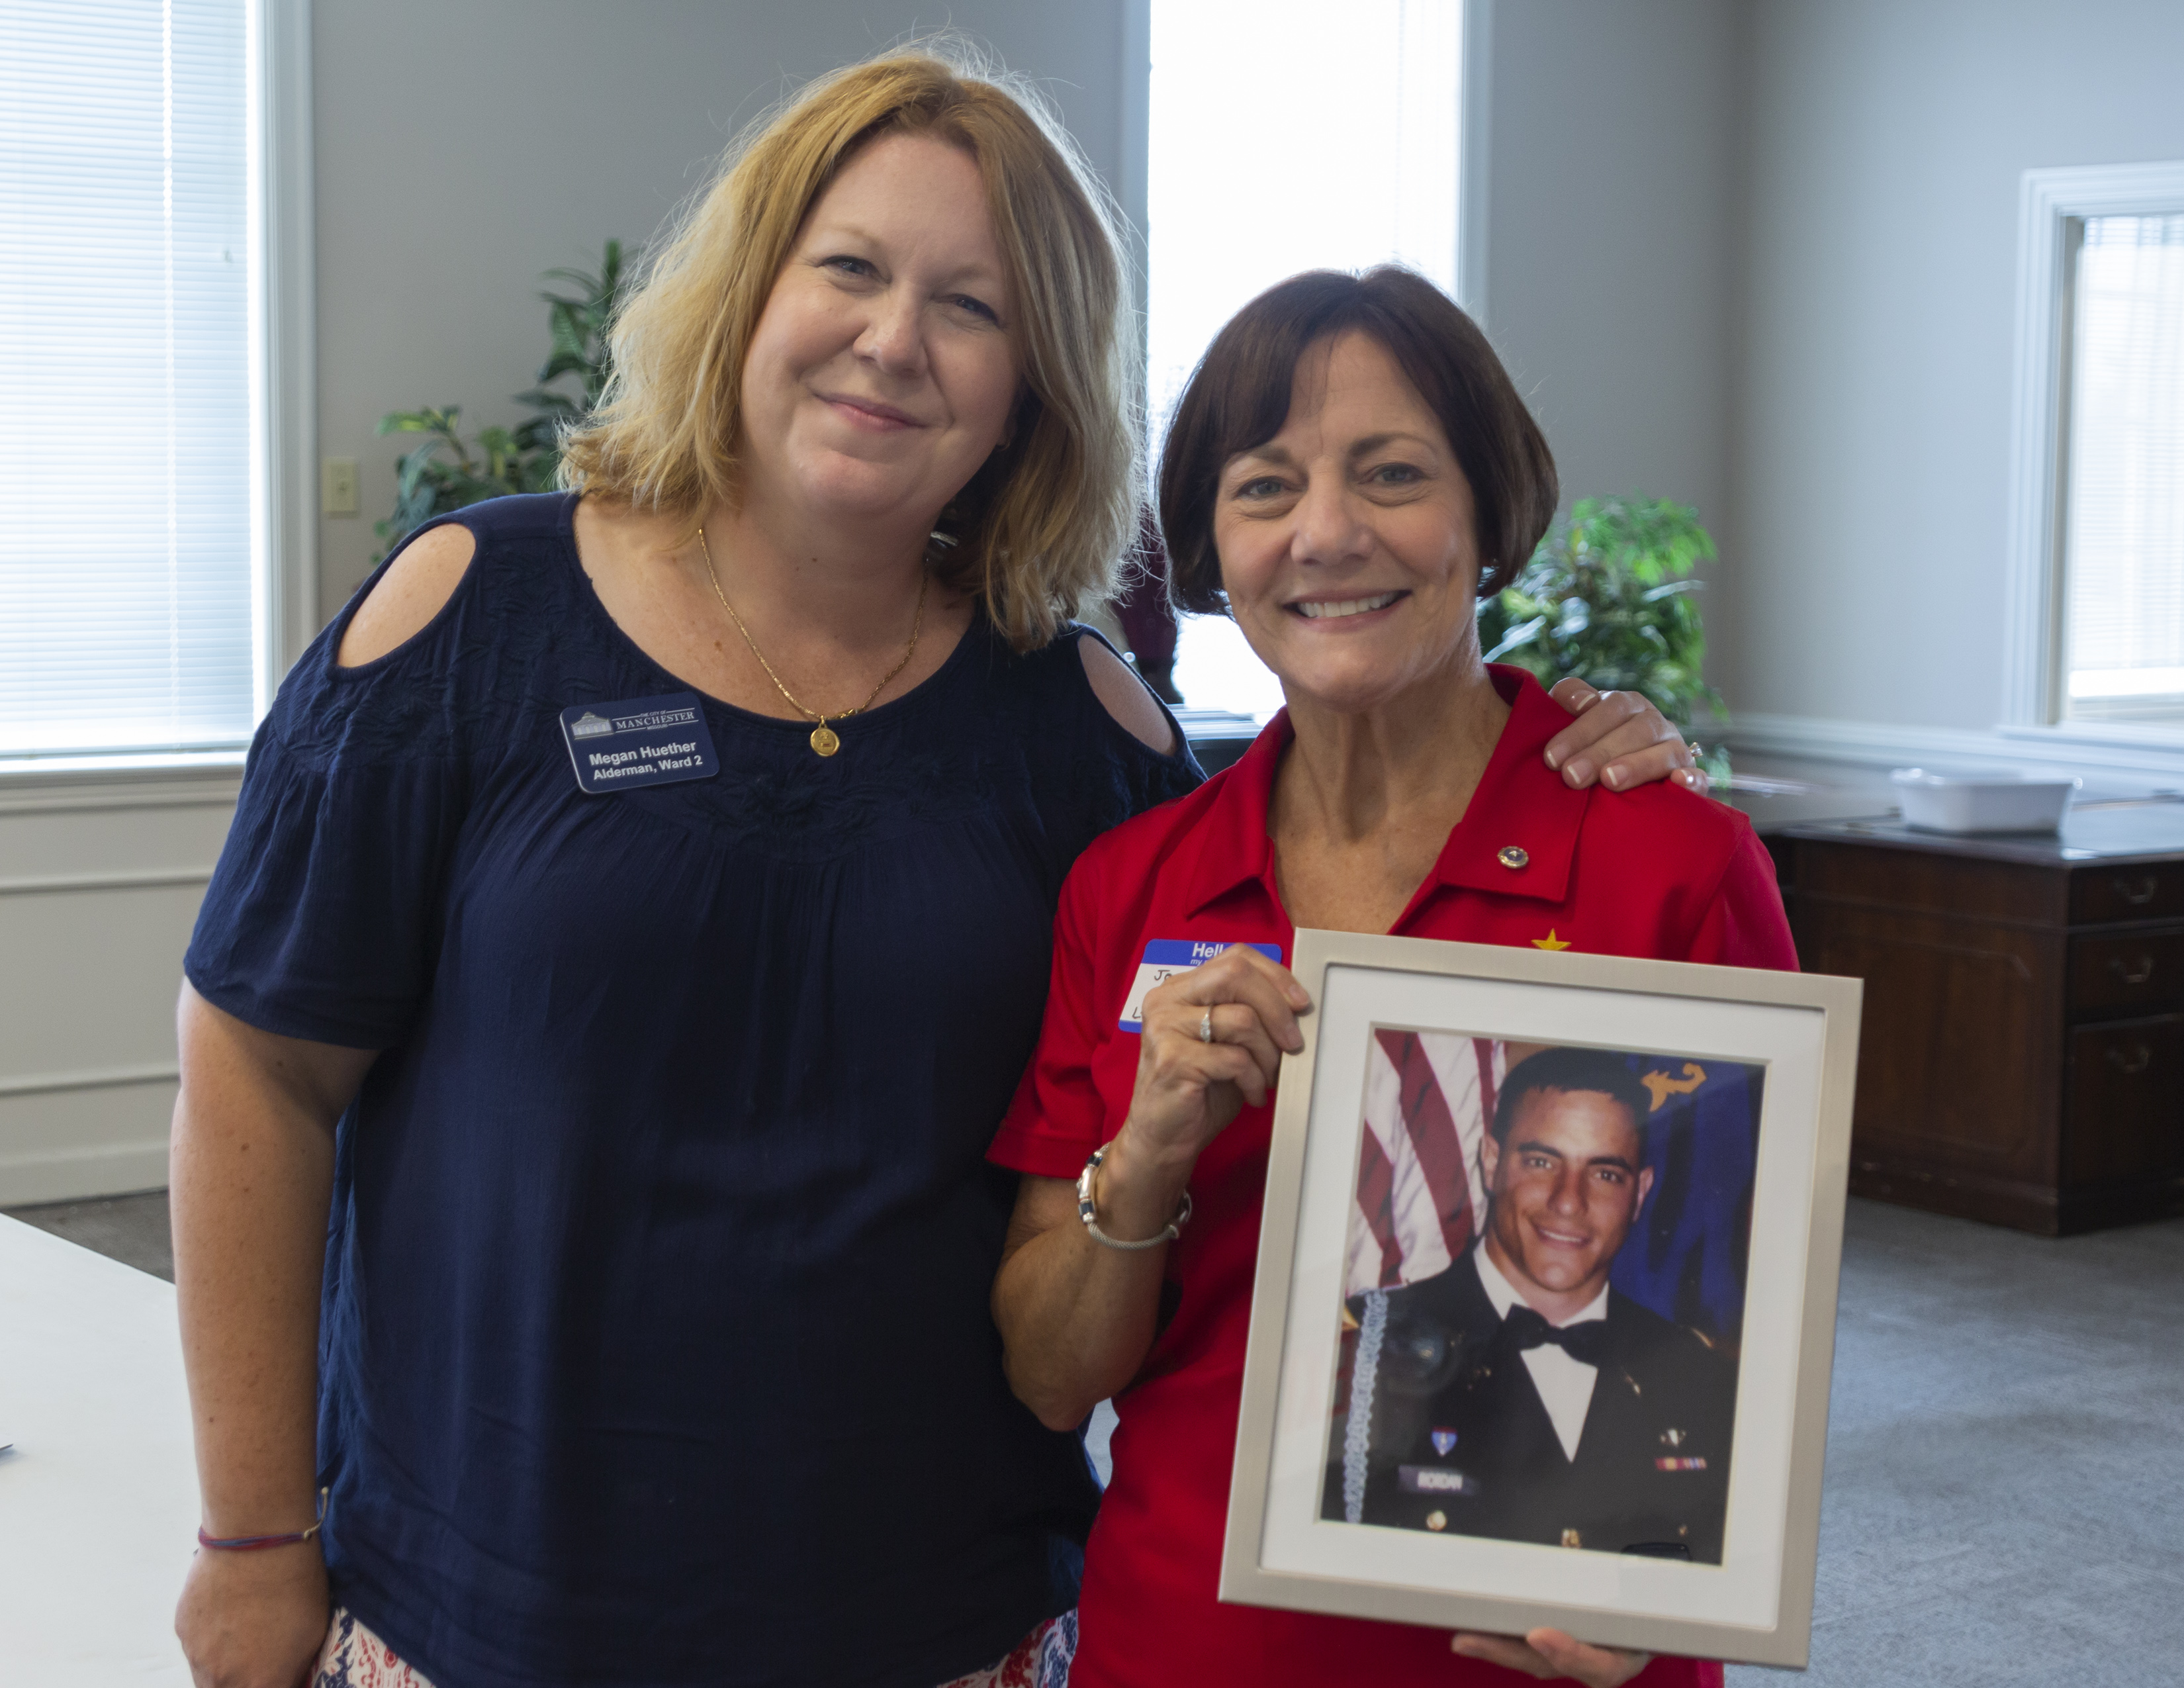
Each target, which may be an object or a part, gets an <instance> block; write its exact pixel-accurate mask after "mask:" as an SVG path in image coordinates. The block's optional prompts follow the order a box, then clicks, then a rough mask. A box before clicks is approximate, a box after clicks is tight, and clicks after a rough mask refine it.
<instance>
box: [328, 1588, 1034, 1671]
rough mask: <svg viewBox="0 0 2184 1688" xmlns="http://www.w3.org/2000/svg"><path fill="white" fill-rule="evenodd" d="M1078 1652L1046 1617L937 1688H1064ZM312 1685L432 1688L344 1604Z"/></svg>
mask: <svg viewBox="0 0 2184 1688" xmlns="http://www.w3.org/2000/svg"><path fill="white" fill-rule="evenodd" d="M1076 1652H1077V1614H1076V1613H1074V1612H1065V1613H1062V1614H1061V1617H1059V1618H1049V1619H1048V1620H1047V1621H1046V1622H1045V1623H1044V1624H1040V1625H1039V1627H1038V1628H1036V1629H1035V1630H1033V1631H1032V1632H1031V1633H1030V1634H1029V1635H1026V1636H1025V1637H1024V1638H1023V1640H1022V1641H1019V1642H1017V1645H1016V1647H1015V1649H1014V1651H1012V1652H1011V1653H1010V1654H1009V1656H1008V1657H1006V1658H1005V1659H1002V1660H1000V1662H999V1663H995V1664H989V1665H988V1666H987V1667H986V1668H985V1669H983V1670H974V1671H972V1673H971V1674H969V1675H968V1676H959V1677H957V1678H956V1680H954V1681H952V1682H946V1683H943V1684H941V1685H940V1688H1068V1683H1069V1661H1070V1659H1071V1658H1072V1657H1074V1655H1075V1654H1076ZM311 1688H432V1681H431V1680H430V1679H429V1678H427V1677H426V1675H425V1674H424V1673H423V1672H422V1671H421V1670H419V1669H417V1668H416V1667H415V1665H413V1664H410V1663H408V1662H407V1661H406V1660H404V1659H403V1658H400V1657H398V1656H397V1655H396V1653H395V1651H394V1649H393V1648H392V1647H390V1646H387V1643H386V1642H384V1641H381V1640H380V1639H379V1637H378V1636H377V1635H374V1634H373V1633H372V1632H371V1630H370V1629H369V1628H367V1627H366V1626H365V1624H363V1623H361V1622H360V1621H359V1619H358V1618H357V1615H356V1614H355V1613H353V1612H351V1611H350V1610H349V1609H348V1607H345V1606H337V1607H335V1608H334V1615H333V1621H332V1622H331V1624H327V1625H326V1644H325V1646H322V1647H320V1649H319V1663H318V1669H316V1670H315V1671H314V1672H313V1673H312V1674H311Z"/></svg>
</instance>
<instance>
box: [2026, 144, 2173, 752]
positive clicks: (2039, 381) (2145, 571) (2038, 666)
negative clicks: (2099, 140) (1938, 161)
mask: <svg viewBox="0 0 2184 1688" xmlns="http://www.w3.org/2000/svg"><path fill="white" fill-rule="evenodd" d="M2021 250H2022V260H2021V261H2022V266H2023V267H2022V278H2021V281H2020V324H2019V331H2020V342H2019V348H2018V357H2019V370H2018V416H2017V432H2018V463H2017V470H2016V476H2017V488H2016V493H2017V496H2016V499H2015V508H2014V512H2013V520H2012V564H2013V572H2014V576H2015V577H2016V588H2017V590H2016V599H2017V608H2016V615H2017V622H2018V638H2017V640H2016V641H2015V642H2014V643H2015V649H2014V653H2013V654H2014V668H2015V673H2014V677H2013V684H2012V694H2013V695H2012V700H2011V701H2012V710H2013V715H2014V718H2015V723H2016V724H2017V725H2019V726H2021V727H2046V728H2050V729H2056V730H2061V731H2064V732H2066V733H2074V734H2075V735H2078V736H2081V737H2084V736H2093V737H2103V738H2115V739H2120V740H2121V741H2123V742H2137V741H2142V740H2147V739H2153V740H2158V741H2164V742H2167V743H2170V744H2173V743H2175V742H2176V738H2177V737H2178V736H2179V735H2180V734H2184V164H2132V165H2114V166H2103V167H2095V168H2087V169H2075V170H2032V171H2028V172H2027V173H2026V175H2025V201H2024V215H2023V234H2022V238H2021Z"/></svg>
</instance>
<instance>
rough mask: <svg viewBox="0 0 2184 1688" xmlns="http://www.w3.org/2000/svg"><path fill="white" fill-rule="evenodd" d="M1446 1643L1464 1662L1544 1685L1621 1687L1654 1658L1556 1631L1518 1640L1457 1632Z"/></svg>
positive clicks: (1534, 1634)
mask: <svg viewBox="0 0 2184 1688" xmlns="http://www.w3.org/2000/svg"><path fill="white" fill-rule="evenodd" d="M1448 1645H1449V1651H1450V1652H1458V1653H1462V1654H1463V1656H1464V1657H1466V1658H1477V1659H1484V1660H1485V1662H1486V1663H1489V1664H1499V1665H1502V1666H1505V1667H1507V1669H1511V1670H1515V1671H1521V1672H1523V1673H1524V1674H1525V1675H1527V1676H1535V1677H1537V1678H1539V1679H1540V1680H1541V1681H1542V1682H1563V1681H1574V1682H1582V1683H1584V1684H1585V1688H1622V1685H1623V1684H1624V1683H1625V1682H1628V1681H1629V1680H1630V1679H1631V1678H1632V1677H1634V1676H1635V1675H1636V1674H1638V1673H1639V1672H1640V1671H1641V1670H1643V1669H1645V1668H1646V1666H1647V1665H1648V1664H1650V1663H1652V1659H1653V1656H1652V1654H1651V1653H1633V1652H1623V1651H1621V1650H1620V1649H1619V1648H1615V1647H1595V1646H1587V1645H1586V1644H1585V1642H1583V1641H1577V1640H1575V1639H1574V1638H1573V1637H1571V1636H1568V1635H1564V1634H1563V1632H1562V1631H1561V1630H1544V1629H1543V1630H1532V1631H1531V1632H1530V1633H1529V1634H1528V1635H1524V1637H1523V1638H1522V1639H1521V1640H1520V1639H1519V1638H1518V1637H1517V1636H1514V1635H1473V1634H1471V1633H1470V1632H1468V1631H1463V1630H1460V1631H1458V1632H1457V1634H1456V1635H1452V1636H1451V1637H1450V1639H1449V1644H1448Z"/></svg>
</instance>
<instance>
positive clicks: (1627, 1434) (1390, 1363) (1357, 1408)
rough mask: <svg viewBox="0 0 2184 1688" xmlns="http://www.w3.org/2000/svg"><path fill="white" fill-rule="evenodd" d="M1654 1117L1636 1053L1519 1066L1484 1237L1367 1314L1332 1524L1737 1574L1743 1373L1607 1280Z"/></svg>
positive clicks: (1490, 1167)
mask: <svg viewBox="0 0 2184 1688" xmlns="http://www.w3.org/2000/svg"><path fill="white" fill-rule="evenodd" d="M1650 1109H1651V1099H1650V1097H1649V1095H1648V1094H1647V1092H1646V1089H1645V1087H1644V1086H1643V1085H1641V1084H1640V1083H1639V1081H1638V1079H1637V1078H1636V1077H1635V1075H1634V1074H1633V1073H1632V1072H1631V1071H1630V1067H1629V1064H1628V1062H1627V1061H1626V1060H1625V1059H1624V1056H1620V1055H1616V1054H1613V1053H1609V1052H1607V1051H1604V1050H1583V1049H1569V1048H1553V1049H1547V1050H1541V1052H1539V1053H1538V1054H1535V1055H1534V1056H1530V1057H1529V1058H1528V1059H1526V1060H1524V1061H1521V1062H1519V1063H1518V1065H1517V1066H1516V1067H1513V1068H1511V1069H1510V1071H1509V1072H1508V1074H1507V1078H1505V1080H1504V1081H1503V1084H1502V1089H1501V1094H1500V1095H1499V1097H1498V1099H1497V1100H1496V1107H1495V1111H1494V1118H1493V1120H1492V1122H1491V1124H1490V1129H1489V1131H1488V1134H1487V1135H1486V1137H1485V1140H1484V1141H1483V1142H1482V1143H1481V1145H1480V1150H1479V1158H1480V1170H1481V1172H1482V1173H1483V1175H1484V1183H1485V1189H1486V1192H1487V1212H1486V1222H1485V1227H1484V1233H1483V1235H1482V1236H1481V1238H1480V1240H1479V1243H1478V1245H1476V1246H1474V1248H1472V1249H1471V1250H1469V1251H1468V1252H1467V1253H1466V1254H1465V1255H1464V1256H1463V1258H1461V1259H1459V1260H1457V1262H1455V1263H1454V1264H1453V1265H1451V1267H1448V1269H1447V1270H1446V1271H1444V1272H1441V1273H1436V1274H1435V1275H1434V1276H1433V1277H1430V1278H1427V1279H1422V1280H1420V1281H1418V1282H1417V1283H1414V1284H1406V1285H1403V1286H1401V1287H1399V1288H1396V1289H1391V1290H1374V1291H1372V1292H1370V1293H1368V1294H1367V1295H1360V1296H1357V1297H1353V1298H1352V1300H1351V1303H1350V1306H1351V1312H1353V1313H1354V1314H1355V1315H1357V1318H1358V1322H1359V1326H1360V1329H1359V1331H1358V1337H1357V1358H1356V1362H1355V1376H1354V1377H1353V1379H1352V1384H1351V1398H1350V1413H1351V1418H1352V1420H1353V1421H1355V1422H1354V1423H1351V1426H1350V1427H1349V1428H1348V1429H1347V1431H1346V1434H1345V1435H1341V1436H1340V1437H1339V1438H1338V1439H1337V1441H1336V1443H1335V1446H1334V1447H1333V1448H1332V1449H1331V1450H1330V1461H1329V1473H1328V1492H1327V1501H1326V1507H1325V1516H1327V1517H1328V1518H1335V1519H1346V1520H1347V1521H1349V1522H1351V1523H1362V1524H1385V1525H1393V1526H1396V1527H1397V1528H1401V1529H1424V1530H1432V1531H1447V1532H1450V1533H1452V1534H1456V1535H1484V1536H1493V1537H1497V1538H1501V1539H1503V1540H1516V1541H1534V1542H1540V1543H1542V1544H1546V1545H1548V1546H1564V1547H1579V1548H1586V1549H1591V1550H1594V1551H1597V1552H1609V1553H1642V1554H1650V1555H1655V1556H1659V1557H1674V1558H1689V1559H1691V1560H1694V1561H1697V1562H1698V1563H1708V1564H1719V1563H1720V1560H1721V1549H1722V1532H1723V1512H1724V1501H1725V1497H1726V1493H1727V1487H1728V1477H1729V1452H1730V1431H1731V1424H1732V1420H1733V1418H1734V1416H1735V1396H1736V1368H1735V1367H1734V1365H1733V1364H1732V1363H1731V1362H1730V1361H1729V1360H1728V1358H1727V1357H1725V1356H1724V1355H1723V1354H1721V1353H1719V1351H1716V1350H1715V1349H1714V1348H1713V1345H1711V1344H1710V1343H1709V1342H1708V1340H1706V1339H1705V1338H1704V1337H1702V1336H1701V1335H1700V1334H1698V1333H1697V1331H1694V1330H1691V1329H1686V1328H1685V1327H1683V1326H1681V1325H1678V1324H1675V1323H1671V1322H1670V1321H1669V1320H1668V1319H1664V1318H1661V1317H1660V1316H1659V1315H1658V1314H1657V1313H1654V1312H1650V1311H1648V1310H1647V1309H1646V1308H1645V1307H1642V1306H1639V1305H1638V1303H1637V1302H1635V1301H1632V1300H1631V1299H1630V1297H1628V1296H1627V1295H1623V1294H1622V1293H1621V1292H1620V1291H1619V1290H1614V1289H1613V1288H1611V1287H1610V1285H1609V1283H1608V1276H1609V1273H1610V1272H1611V1270H1612V1269H1613V1266H1614V1263H1615V1257H1616V1256H1617V1254H1618V1253H1619V1251H1621V1249H1622V1248H1623V1246H1624V1242H1625V1241H1626V1240H1628V1238H1629V1237H1630V1233H1631V1229H1632V1228H1633V1226H1634V1225H1635V1223H1636V1221H1637V1218H1638V1216H1639V1214H1640V1212H1641V1210H1642V1209H1643V1208H1644V1206H1645V1204H1646V1197H1647V1195H1649V1193H1650V1192H1651V1191H1652V1184H1653V1174H1652V1171H1651V1170H1650V1168H1649V1167H1647V1165H1646V1153H1645V1130H1646V1117H1647V1114H1648V1112H1649V1111H1650Z"/></svg>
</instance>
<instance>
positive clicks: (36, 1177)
mask: <svg viewBox="0 0 2184 1688" xmlns="http://www.w3.org/2000/svg"><path fill="white" fill-rule="evenodd" d="M236 784H237V781H236V776H235V775H234V773H233V772H232V771H231V770H216V771H214V772H212V773H211V774H210V775H209V776H204V775H199V776H194V777H192V776H184V775H176V776H170V777H164V778H161V779H158V780H154V781H151V782H145V781H142V780H137V779H125V780H103V781H102V780H88V781H86V780H84V779H80V778H79V779H68V780H45V781H37V782H29V781H20V780H11V781H10V782H9V783H8V784H7V785H6V787H5V788H0V958H4V961H5V963H6V972H5V977H6V985H7V989H6V1011H5V1012H4V1013H0V1206H12V1205H14V1204H15V1203H18V1202H27V1201H65V1200H67V1199H69V1198H70V1197H73V1196H79V1195H106V1194H114V1193H119V1192H120V1191H124V1190H132V1189H151V1188H153V1187H155V1186H157V1185H160V1184H164V1183H166V1181H167V1123H168V1120H169V1117H170V1116H171V1115H172V1114H173V1112H174V1106H175V989H176V987H177V985H178V984H179V983H180V980H181V955H182V948H183V946H184V944H187V942H188V941H189V933H190V927H191V925H192V922H194V921H195V920H196V918H197V910H198V900H200V899H201V898H202V897H203V894H204V888H205V882H206V881H207V880H208V879H209V878H210V877H212V865H213V862H214V860H215V859H216V858H217V857H218V856H219V855H220V841H221V839H222V838H225V837H226V834H227V824H228V820H229V817H230V816H231V814H232V813H233V811H234V807H235V791H236Z"/></svg>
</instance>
